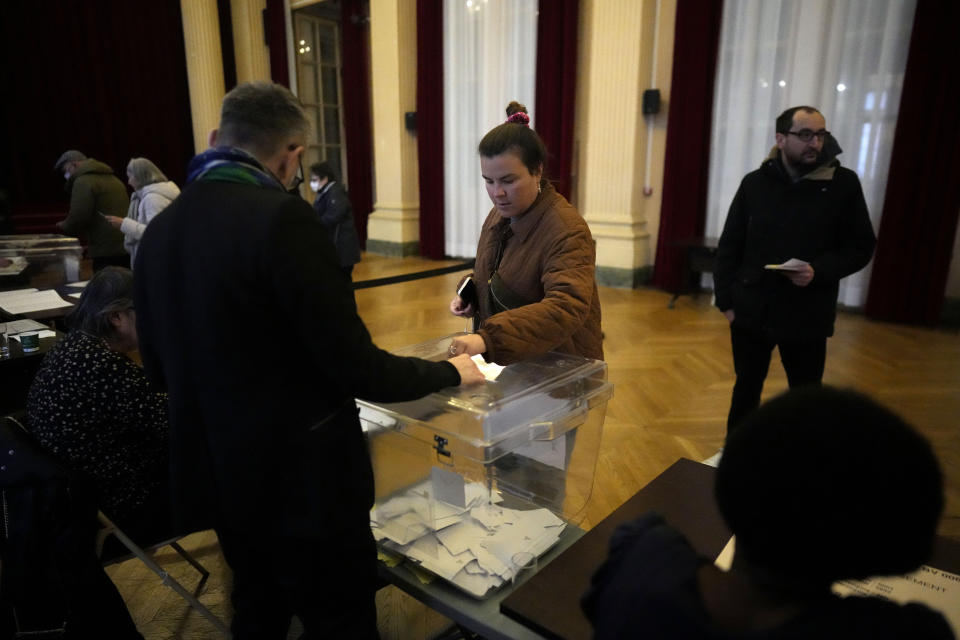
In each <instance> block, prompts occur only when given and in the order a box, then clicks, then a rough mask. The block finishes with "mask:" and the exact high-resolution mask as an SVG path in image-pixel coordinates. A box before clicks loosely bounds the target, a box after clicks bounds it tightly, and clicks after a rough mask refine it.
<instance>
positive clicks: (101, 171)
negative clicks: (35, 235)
mask: <svg viewBox="0 0 960 640" xmlns="http://www.w3.org/2000/svg"><path fill="white" fill-rule="evenodd" d="M53 170H54V171H62V172H63V178H64V180H66V181H67V185H66V190H67V193H69V194H70V213H68V214H67V217H66V218H64V219H63V220H61V221H60V222H58V223H57V226H58V227H60V229H61V230H62V231H63V233H65V234H66V235H68V236H74V237H81V236H83V237H84V238H85V239H86V241H87V253H88V254H89V255H90V258H91V259H92V260H93V270H94V272H97V271H99V270H100V269H102V268H104V267H106V266H107V265H116V266H119V267H126V266H129V264H130V257H129V256H128V255H127V253H126V252H125V251H124V249H123V234H122V233H120V232H119V231H118V230H117V229H114V228H113V227H112V226H110V223H109V222H107V221H106V219H105V218H104V217H103V216H105V215H106V216H117V217H118V218H123V217H125V216H126V215H127V207H129V205H130V198H129V196H128V195H127V188H126V187H124V186H123V183H122V182H120V180H119V179H118V178H117V176H115V175H114V173H113V169H111V168H110V167H109V166H107V165H106V164H104V163H102V162H100V161H99V160H95V159H93V158H88V157H87V156H85V155H84V154H83V153H81V152H80V151H76V150H73V149H71V150H70V151H65V152H63V154H62V155H61V156H60V158H59V159H58V160H57V163H56V164H55V165H54V166H53ZM101 214H102V215H101Z"/></svg>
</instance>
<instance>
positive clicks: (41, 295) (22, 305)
mask: <svg viewBox="0 0 960 640" xmlns="http://www.w3.org/2000/svg"><path fill="white" fill-rule="evenodd" d="M72 306H73V303H72V302H67V301H66V300H64V299H63V298H61V297H60V296H59V295H58V294H57V292H56V291H53V290H50V289H48V290H46V291H34V292H33V293H27V294H23V295H18V296H10V297H3V298H0V308H3V310H4V311H6V312H7V313H10V314H13V315H17V314H20V313H30V312H31V311H44V310H46V309H59V308H60V307H72Z"/></svg>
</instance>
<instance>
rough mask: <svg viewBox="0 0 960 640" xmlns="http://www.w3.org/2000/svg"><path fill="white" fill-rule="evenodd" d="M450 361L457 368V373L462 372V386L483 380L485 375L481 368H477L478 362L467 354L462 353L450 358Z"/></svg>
mask: <svg viewBox="0 0 960 640" xmlns="http://www.w3.org/2000/svg"><path fill="white" fill-rule="evenodd" d="M448 362H449V363H450V364H452V365H453V366H455V367H456V368H457V373H459V374H460V386H461V387H465V386H467V385H471V384H479V383H481V382H483V380H484V377H483V374H482V373H480V369H478V368H477V363H476V362H474V361H473V360H471V358H470V356H468V355H467V354H465V353H461V354H460V355H458V356H454V357H452V358H450V359H449V360H448Z"/></svg>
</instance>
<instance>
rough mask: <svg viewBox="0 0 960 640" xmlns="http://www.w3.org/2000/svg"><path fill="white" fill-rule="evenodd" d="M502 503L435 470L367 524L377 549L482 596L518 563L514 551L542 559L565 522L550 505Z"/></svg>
mask: <svg viewBox="0 0 960 640" xmlns="http://www.w3.org/2000/svg"><path fill="white" fill-rule="evenodd" d="M453 476H456V478H460V480H459V484H458V482H457V481H456V479H455V478H453ZM502 502H503V499H502V498H501V497H500V495H499V494H498V493H497V492H496V491H493V492H488V490H487V488H486V487H485V486H484V485H482V484H480V483H479V482H472V483H464V481H463V479H462V477H460V476H459V475H458V474H455V473H453V472H451V471H447V470H445V469H439V468H435V469H434V472H433V473H431V479H430V480H428V481H426V482H423V483H420V484H417V485H415V486H413V487H411V488H409V489H408V490H406V491H405V492H403V493H402V494H399V495H395V496H394V497H392V498H391V499H389V500H387V501H386V502H384V503H383V504H379V505H377V506H375V507H374V508H373V509H372V510H371V511H370V524H371V527H372V529H373V535H374V537H375V538H376V539H377V541H378V542H379V543H380V545H381V546H382V547H383V548H385V549H387V550H388V551H392V552H395V553H399V554H402V555H404V556H406V557H407V558H408V559H410V560H412V561H414V562H415V563H416V564H417V565H419V566H420V567H422V568H424V569H427V570H429V571H431V572H432V573H434V574H436V575H438V576H440V577H442V578H444V579H445V580H448V581H449V582H452V583H453V584H454V585H456V586H457V587H459V588H461V589H462V590H464V591H466V592H467V593H469V594H471V595H473V596H475V597H477V598H482V597H484V596H485V595H486V594H487V593H488V592H490V591H491V590H493V589H496V588H498V587H500V586H501V585H502V584H503V583H504V582H509V581H510V580H512V579H513V577H514V576H515V575H516V574H517V572H518V571H519V570H521V569H522V568H524V567H521V566H517V564H516V560H517V557H518V554H523V555H524V556H525V557H526V558H529V557H531V556H532V557H534V558H537V557H539V556H541V555H542V554H544V553H545V552H546V551H547V550H548V549H550V547H552V546H553V545H554V544H556V542H557V540H559V539H560V533H561V532H562V531H563V529H564V527H565V526H566V524H565V523H564V522H563V520H561V519H560V518H558V517H557V516H556V515H554V514H553V513H552V512H551V511H550V510H549V509H533V510H529V511H519V510H516V509H508V508H506V507H503V506H502V505H501V503H502ZM526 554H529V555H526Z"/></svg>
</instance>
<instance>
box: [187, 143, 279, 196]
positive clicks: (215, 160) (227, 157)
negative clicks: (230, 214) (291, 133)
mask: <svg viewBox="0 0 960 640" xmlns="http://www.w3.org/2000/svg"><path fill="white" fill-rule="evenodd" d="M194 180H211V181H218V182H237V183H240V184H256V185H260V186H262V187H267V188H270V189H280V190H281V191H286V189H284V187H283V185H282V184H280V181H279V180H277V179H276V178H275V177H274V175H273V174H272V173H270V172H269V171H267V170H266V169H265V168H264V167H263V165H261V164H260V161H259V160H257V159H256V158H254V157H253V156H252V155H250V154H249V153H247V152H246V151H244V150H243V149H237V148H236V147H216V148H215V149H207V150H206V151H204V152H203V153H201V154H200V155H198V156H195V157H194V158H193V160H191V161H190V164H189V165H187V184H190V183H191V182H193V181H194Z"/></svg>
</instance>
